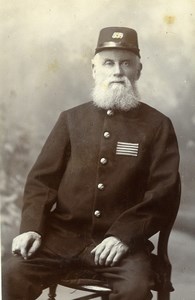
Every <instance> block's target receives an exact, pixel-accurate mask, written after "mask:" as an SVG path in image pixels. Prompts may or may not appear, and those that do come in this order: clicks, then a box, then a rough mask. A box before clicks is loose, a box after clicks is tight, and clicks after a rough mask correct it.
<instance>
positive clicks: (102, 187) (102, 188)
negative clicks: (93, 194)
mask: <svg viewBox="0 0 195 300" xmlns="http://www.w3.org/2000/svg"><path fill="white" fill-rule="evenodd" d="M98 190H100V191H103V190H104V184H103V183H98Z"/></svg>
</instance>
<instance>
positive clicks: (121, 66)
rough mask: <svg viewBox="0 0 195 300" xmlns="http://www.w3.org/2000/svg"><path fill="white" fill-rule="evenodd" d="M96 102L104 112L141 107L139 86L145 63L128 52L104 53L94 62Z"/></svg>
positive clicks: (109, 51) (94, 94) (94, 93)
mask: <svg viewBox="0 0 195 300" xmlns="http://www.w3.org/2000/svg"><path fill="white" fill-rule="evenodd" d="M92 70H93V78H94V80H95V86H94V88H93V91H92V97H93V102H94V104H95V105H96V106H98V107H101V108H103V109H108V108H114V109H119V110H129V109H131V108H133V107H136V106H137V105H138V104H139V93H138V90H137V87H136V80H138V78H139V75H140V71H141V63H140V60H139V58H138V57H137V56H136V55H135V54H134V53H132V52H130V51H127V50H119V49H114V50H104V51H102V52H100V53H98V54H96V55H95V57H94V59H93V60H92Z"/></svg>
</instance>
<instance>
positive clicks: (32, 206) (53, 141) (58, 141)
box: [20, 113, 70, 235]
mask: <svg viewBox="0 0 195 300" xmlns="http://www.w3.org/2000/svg"><path fill="white" fill-rule="evenodd" d="M69 154H70V142H69V135H68V129H67V126H66V118H65V113H61V115H60V117H59V119H58V121H57V123H56V125H55V126H54V128H53V130H52V131H51V133H50V135H49V137H48V139H47V140H46V143H45V145H44V146H43V148H42V151H41V153H40V155H39V156H38V158H37V161H36V162H35V164H34V166H33V168H32V170H31V171H30V173H29V175H28V177H27V181H26V185H25V190H24V205H23V210H22V221H21V226H20V232H21V233H22V232H26V231H36V232H38V233H39V234H41V235H43V234H44V228H45V224H46V219H47V216H48V214H49V213H50V210H51V208H52V206H53V204H54V203H55V202H56V198H57V190H58V187H59V184H60V181H61V178H62V175H63V173H64V170H65V167H66V162H67V160H68V157H69Z"/></svg>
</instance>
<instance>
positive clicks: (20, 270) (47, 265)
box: [3, 248, 70, 300]
mask: <svg viewBox="0 0 195 300" xmlns="http://www.w3.org/2000/svg"><path fill="white" fill-rule="evenodd" d="M69 265H70V260H69V259H68V258H62V257H60V256H58V255H56V254H54V253H52V252H51V251H50V250H49V249H47V248H44V249H42V250H39V251H38V252H37V253H36V254H35V255H34V256H33V257H32V258H29V259H27V260H24V259H23V258H22V257H21V256H16V257H12V258H10V259H9V260H8V261H7V262H6V263H5V264H4V266H3V293H4V298H3V299H6V300H9V299H10V300H11V299H36V298H37V297H38V296H39V295H40V294H41V292H42V290H43V289H44V288H46V287H48V286H49V285H50V284H52V283H55V282H57V281H58V279H59V278H60V276H61V274H62V273H64V272H65V271H67V270H68V268H69Z"/></svg>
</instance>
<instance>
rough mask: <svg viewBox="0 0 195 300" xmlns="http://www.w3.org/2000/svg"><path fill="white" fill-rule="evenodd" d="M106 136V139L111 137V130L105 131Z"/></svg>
mask: <svg viewBox="0 0 195 300" xmlns="http://www.w3.org/2000/svg"><path fill="white" fill-rule="evenodd" d="M104 137H105V139H109V137H110V132H108V131H105V132H104Z"/></svg>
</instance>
